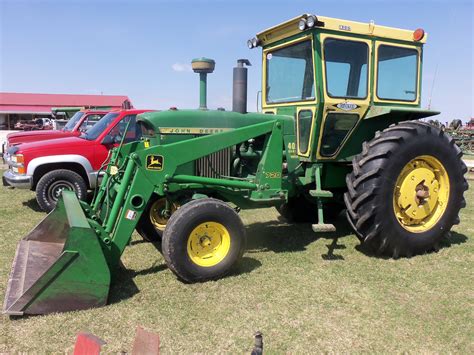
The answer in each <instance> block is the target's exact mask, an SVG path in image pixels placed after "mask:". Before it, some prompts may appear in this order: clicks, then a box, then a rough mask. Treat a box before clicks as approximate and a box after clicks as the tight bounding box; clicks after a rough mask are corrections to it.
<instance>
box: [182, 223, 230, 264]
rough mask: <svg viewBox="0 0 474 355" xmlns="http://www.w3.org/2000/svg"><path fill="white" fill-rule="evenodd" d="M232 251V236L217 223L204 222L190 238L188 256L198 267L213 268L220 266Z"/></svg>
mask: <svg viewBox="0 0 474 355" xmlns="http://www.w3.org/2000/svg"><path fill="white" fill-rule="evenodd" d="M229 250H230V234H229V231H228V230H227V228H226V227H224V226H223V225H222V224H220V223H217V222H204V223H201V224H199V225H198V226H197V227H196V228H194V229H193V231H192V232H191V234H190V235H189V237H188V255H189V258H190V259H191V260H192V261H193V262H194V263H195V264H197V265H199V266H203V267H211V266H215V265H217V264H219V263H220V262H221V261H222V260H224V258H225V257H226V256H227V254H228V253H229Z"/></svg>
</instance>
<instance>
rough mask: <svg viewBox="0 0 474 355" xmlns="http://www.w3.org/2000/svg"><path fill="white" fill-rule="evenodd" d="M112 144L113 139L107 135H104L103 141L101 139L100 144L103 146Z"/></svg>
mask: <svg viewBox="0 0 474 355" xmlns="http://www.w3.org/2000/svg"><path fill="white" fill-rule="evenodd" d="M114 142H115V139H114V137H112V136H109V135H106V136H105V137H104V139H102V142H101V144H103V145H111V144H114Z"/></svg>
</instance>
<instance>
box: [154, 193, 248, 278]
mask: <svg viewBox="0 0 474 355" xmlns="http://www.w3.org/2000/svg"><path fill="white" fill-rule="evenodd" d="M245 239H246V238H245V228H244V225H243V223H242V220H241V219H240V217H239V216H238V215H237V213H236V212H235V211H234V210H233V209H232V208H230V207H229V206H228V205H227V204H226V203H224V202H222V201H220V200H216V199H208V198H206V199H199V200H194V201H191V202H189V203H187V204H185V205H184V206H182V207H181V208H179V209H178V210H177V211H176V212H175V213H174V214H172V215H171V217H170V219H169V221H168V223H167V225H166V228H165V231H164V233H163V239H162V253H163V256H164V258H165V260H166V263H167V265H168V267H169V268H170V269H171V270H172V271H173V272H174V273H175V274H176V275H177V276H178V277H179V278H180V279H182V280H184V281H186V282H199V281H207V280H213V279H218V278H221V277H223V276H224V275H226V274H227V273H228V272H229V271H230V270H231V269H232V267H233V266H234V265H235V264H236V263H237V262H238V260H239V259H240V258H241V257H242V254H243V252H244V248H245Z"/></svg>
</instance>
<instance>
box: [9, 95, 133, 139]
mask: <svg viewBox="0 0 474 355" xmlns="http://www.w3.org/2000/svg"><path fill="white" fill-rule="evenodd" d="M71 106H77V107H91V108H93V107H110V108H111V109H115V108H122V107H133V106H132V104H131V102H130V99H129V98H128V97H127V96H122V95H71V94H25V93H11V92H0V130H9V129H13V126H14V125H15V123H16V122H18V121H20V120H34V119H36V118H45V117H47V118H49V117H51V108H53V107H71Z"/></svg>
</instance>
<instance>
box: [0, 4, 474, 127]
mask: <svg viewBox="0 0 474 355" xmlns="http://www.w3.org/2000/svg"><path fill="white" fill-rule="evenodd" d="M473 10H474V9H473V3H472V1H455V0H451V1H436V0H435V1H416V0H411V1H405V0H403V1H382V0H379V1H376V0H371V1H367V0H365V1H364V0H359V1H340V0H338V1H302V0H301V1H298V0H291V1H290V0H287V1H278V0H273V1H257V0H254V1H247V0H241V1H231V0H228V1H224V0H222V1H218V0H208V1H184V0H174V1H145V0H135V1H132V0H128V1H117V0H115V1H108V0H97V1H91V0H85V1H77V0H76V1H68V0H61V1H60V0H55V1H51V0H50V1H35V0H29V1H26V0H0V91H13V92H44V93H77V94H100V93H103V94H125V95H128V96H129V97H130V98H131V99H132V101H133V103H134V104H135V106H136V107H140V108H158V109H164V108H168V107H170V106H178V107H182V108H194V107H197V106H198V77H197V75H196V74H194V73H192V72H191V71H190V69H189V63H190V61H191V60H192V58H195V57H200V56H207V57H210V58H213V59H215V60H216V63H217V64H216V70H215V72H214V74H212V75H211V76H210V77H209V80H208V82H209V92H208V96H209V98H208V103H209V106H210V107H211V108H216V107H219V106H222V107H226V108H227V109H230V107H231V96H232V67H233V66H234V65H235V61H236V59H238V58H248V59H249V60H250V61H251V62H252V64H253V66H252V67H251V69H250V71H249V110H251V111H255V110H256V92H257V91H258V90H259V89H260V76H261V70H260V66H261V64H260V61H261V59H260V55H261V52H260V50H248V49H247V47H246V40H247V39H248V38H251V37H253V36H254V35H255V34H256V33H257V32H259V31H261V30H263V29H265V28H268V27H270V26H273V25H275V24H277V23H280V22H283V21H285V20H287V19H289V18H291V17H294V16H297V15H300V14H302V13H307V12H310V13H315V14H316V15H318V14H320V15H323V16H330V17H338V18H345V19H349V20H355V21H362V22H369V21H370V20H374V21H375V23H376V24H381V25H386V26H393V27H400V28H407V29H416V28H418V27H422V28H424V29H425V31H426V32H428V33H429V38H428V43H427V45H426V46H425V55H424V69H423V74H424V76H423V102H422V106H423V107H427V106H428V102H429V97H430V96H431V108H432V109H436V110H439V111H442V115H441V116H439V117H440V118H441V119H442V120H451V119H453V118H461V119H463V120H467V119H468V118H470V117H474V100H473V81H474V78H473V71H474V64H473V47H474V44H473V41H474V40H473V32H474V27H473ZM434 78H435V81H434V86H433V79H434ZM432 87H433V90H432ZM431 93H432V95H431Z"/></svg>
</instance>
